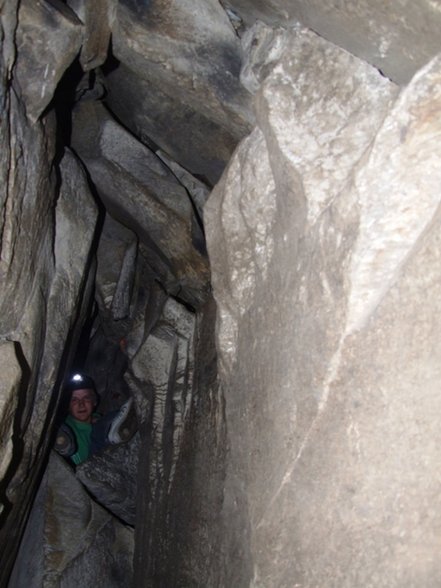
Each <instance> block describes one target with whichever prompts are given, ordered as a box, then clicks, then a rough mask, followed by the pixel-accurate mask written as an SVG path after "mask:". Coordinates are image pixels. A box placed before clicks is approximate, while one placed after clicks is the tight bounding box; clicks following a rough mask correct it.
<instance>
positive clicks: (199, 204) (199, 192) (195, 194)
mask: <svg viewBox="0 0 441 588" xmlns="http://www.w3.org/2000/svg"><path fill="white" fill-rule="evenodd" d="M156 155H157V156H158V157H159V158H160V159H161V160H162V161H163V162H164V163H165V164H166V166H167V167H169V168H170V169H171V171H172V172H173V174H174V175H175V176H176V177H177V178H178V180H179V181H180V182H181V184H182V185H183V186H184V187H185V188H186V190H187V192H188V193H189V195H190V198H191V201H192V203H193V206H194V207H195V208H196V210H197V212H198V218H199V219H202V217H203V209H204V206H205V203H206V202H207V199H208V196H209V194H210V190H209V188H208V187H207V186H206V185H205V184H204V183H203V182H201V181H200V180H198V179H197V178H195V177H194V176H192V175H191V174H190V173H189V172H188V171H187V170H186V169H184V168H183V167H182V166H180V165H179V164H178V163H176V161H173V160H172V159H170V157H168V156H167V154H166V153H164V152H163V151H161V150H160V149H159V150H158V151H156Z"/></svg>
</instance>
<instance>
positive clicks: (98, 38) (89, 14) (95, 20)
mask: <svg viewBox="0 0 441 588" xmlns="http://www.w3.org/2000/svg"><path fill="white" fill-rule="evenodd" d="M67 5H68V6H70V8H72V10H74V11H75V13H76V14H77V16H78V17H79V18H80V19H81V21H82V22H83V24H84V39H83V44H82V47H81V54H80V62H81V66H82V68H83V70H84V71H90V70H92V69H95V68H97V67H99V66H100V65H103V63H104V62H105V61H106V59H107V55H108V49H109V43H110V35H111V32H110V23H111V21H112V20H113V16H114V14H113V13H114V5H115V2H114V0H97V1H96V2H94V3H93V4H91V3H90V2H86V1H85V0H68V1H67Z"/></svg>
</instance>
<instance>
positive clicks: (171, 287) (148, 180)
mask: <svg viewBox="0 0 441 588" xmlns="http://www.w3.org/2000/svg"><path fill="white" fill-rule="evenodd" d="M73 145H74V147H75V149H76V150H77V152H78V153H79V154H80V156H81V158H82V160H83V161H84V162H85V164H86V165H87V168H88V170H89V172H90V174H91V177H92V180H93V182H94V184H95V186H96V188H97V190H98V193H99V195H100V197H101V198H102V200H103V202H104V204H105V205H106V208H107V210H108V211H109V212H110V214H112V215H113V216H114V217H115V218H116V219H117V220H119V221H120V222H122V223H123V224H124V225H126V226H127V227H128V228H130V229H131V230H133V231H134V232H135V234H136V235H137V236H138V238H139V239H140V240H141V241H142V242H143V243H144V245H146V247H148V248H149V250H150V252H151V256H154V261H153V269H155V271H156V272H157V274H158V276H159V277H160V278H161V282H162V283H163V285H164V287H165V288H166V289H167V290H168V291H169V293H171V294H175V295H179V296H180V297H181V298H182V299H184V300H185V301H186V302H188V303H190V304H192V305H197V304H198V303H200V302H201V300H203V298H204V294H205V293H206V291H207V289H208V281H209V270H208V262H207V259H206V256H205V245H204V242H203V237H202V233H201V230H200V228H199V226H198V223H197V219H196V218H195V216H194V212H193V208H192V204H191V200H190V198H189V196H188V194H187V191H186V190H185V188H184V187H183V186H182V185H181V184H180V183H179V182H178V180H177V179H176V177H175V176H174V175H173V174H172V173H171V171H170V170H169V169H168V167H166V166H165V165H164V164H163V163H162V161H161V160H160V159H159V158H158V157H157V156H156V155H155V154H154V153H152V152H151V151H150V150H149V149H148V148H147V147H145V146H144V145H142V143H140V142H139V141H137V140H136V139H135V138H134V137H133V136H132V135H130V134H129V133H128V132H127V131H125V130H124V129H123V128H122V127H121V126H120V125H119V124H118V123H117V122H116V121H115V120H114V119H113V118H112V117H111V116H110V114H109V113H108V112H107V111H106V109H105V108H104V107H103V106H102V105H101V104H100V103H96V102H89V101H88V102H83V103H80V104H79V106H78V107H77V109H76V111H75V116H74V132H73Z"/></svg>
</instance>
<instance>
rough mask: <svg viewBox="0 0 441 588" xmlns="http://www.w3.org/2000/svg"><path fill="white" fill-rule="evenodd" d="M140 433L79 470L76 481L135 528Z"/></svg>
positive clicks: (94, 458) (95, 456) (110, 447)
mask: <svg viewBox="0 0 441 588" xmlns="http://www.w3.org/2000/svg"><path fill="white" fill-rule="evenodd" d="M139 449H140V443H139V434H136V435H135V436H134V437H133V439H131V441H130V442H128V443H123V444H121V445H117V446H114V447H113V446H109V447H106V448H105V450H104V451H102V452H101V453H98V454H96V455H93V456H92V457H91V458H90V459H88V460H87V461H85V462H84V463H82V464H81V465H79V466H78V467H77V470H76V475H77V478H78V479H79V480H80V481H81V482H82V483H83V484H84V486H85V487H86V488H87V491H88V492H89V494H91V496H93V498H94V499H95V500H96V502H98V504H100V505H102V506H104V508H106V510H108V511H109V512H111V513H112V514H114V515H115V516H116V517H117V518H118V519H119V520H120V521H123V522H124V523H126V524H127V525H130V526H132V527H134V526H135V523H136V495H137V481H138V480H137V477H138V454H139Z"/></svg>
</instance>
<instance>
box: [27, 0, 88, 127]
mask: <svg viewBox="0 0 441 588" xmlns="http://www.w3.org/2000/svg"><path fill="white" fill-rule="evenodd" d="M19 22H20V26H19V28H18V31H17V51H18V60H17V65H16V75H17V79H18V84H19V86H20V96H21V99H22V101H23V103H24V104H25V106H26V113H27V114H28V116H29V117H30V119H31V120H33V121H35V120H36V119H37V118H38V117H39V116H40V115H41V114H42V112H43V111H44V109H45V108H46V106H47V105H48V104H49V102H50V101H51V99H52V97H53V95H54V92H55V88H56V86H57V84H58V82H59V81H60V79H61V76H62V75H63V74H64V72H65V70H66V69H67V67H68V66H69V65H70V64H71V63H72V61H73V59H74V57H75V55H76V54H77V53H78V51H79V49H80V47H81V44H82V41H83V26H82V23H81V21H80V19H79V18H78V17H77V16H76V15H75V13H74V12H73V11H72V10H70V8H69V7H68V6H66V5H65V4H63V3H62V2H46V1H44V0H43V1H42V2H34V1H33V0H24V1H21V2H20V12H19Z"/></svg>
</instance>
